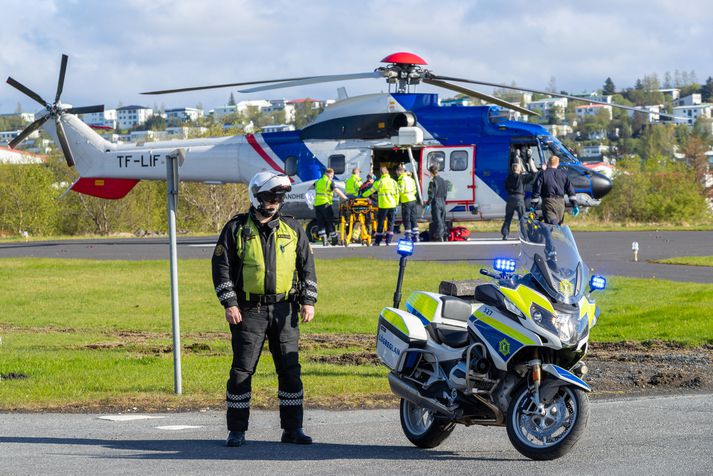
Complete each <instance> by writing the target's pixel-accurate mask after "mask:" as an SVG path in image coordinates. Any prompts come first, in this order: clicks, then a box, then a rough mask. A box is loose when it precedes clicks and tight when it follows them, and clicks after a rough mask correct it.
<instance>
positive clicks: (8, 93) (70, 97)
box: [0, 0, 713, 112]
mask: <svg viewBox="0 0 713 476" xmlns="http://www.w3.org/2000/svg"><path fill="white" fill-rule="evenodd" d="M0 12H2V17H3V27H2V29H0V42H1V44H2V48H1V49H0V77H2V79H3V80H4V79H5V78H6V77H7V76H8V75H11V76H13V77H14V78H15V79H17V80H19V81H20V82H22V83H24V84H26V85H27V86H29V87H30V88H32V89H33V90H35V91H36V92H38V93H39V94H40V95H42V96H43V97H45V98H46V99H50V98H52V97H53V96H54V92H55V89H56V84H57V74H58V69H59V61H60V55H61V54H62V53H67V54H68V55H69V56H70V59H69V68H68V71H67V79H66V83H65V87H64V94H63V95H62V99H63V101H64V102H67V103H71V104H73V105H90V104H105V105H106V106H107V107H115V106H116V105H117V103H118V102H119V101H121V102H122V103H123V104H124V105H127V104H143V105H147V106H154V105H159V106H160V105H164V106H166V107H173V106H183V105H186V106H193V105H196V104H197V103H202V104H203V105H204V106H205V107H206V108H210V107H213V106H216V105H220V104H224V103H225V102H226V101H227V98H228V96H229V95H230V92H231V90H230V89H221V90H215V91H209V92H200V93H188V94H174V95H170V96H157V97H146V96H140V95H138V94H137V93H138V92H140V91H146V90H152V89H161V88H171V87H183V86H194V85H204V84H216V83H229V82H238V81H249V80H256V79H269V78H280V77H291V76H308V75H319V74H339V73H353V72H364V71H371V70H373V69H374V68H376V67H378V66H379V65H380V64H379V60H381V59H382V58H383V57H384V56H386V55H388V54H390V53H392V52H396V51H411V52H414V53H417V54H419V55H420V56H422V57H423V58H425V59H426V60H427V61H428V63H429V66H428V68H429V69H431V70H432V71H434V72H436V73H437V74H443V75H451V76H459V77H466V78H473V79H482V80H485V81H493V82H501V83H510V82H512V81H515V82H516V83H517V84H518V85H522V86H529V87H533V88H539V89H543V88H545V87H546V86H547V84H548V82H549V80H550V78H551V77H554V78H555V79H556V84H557V87H558V88H559V89H565V90H568V91H570V92H581V91H583V90H590V89H594V88H598V87H601V85H602V84H603V82H604V79H605V78H606V77H607V76H611V77H612V79H613V80H614V83H615V84H616V85H617V86H622V87H623V86H631V85H633V83H634V81H635V80H636V78H637V77H642V76H643V75H645V74H648V73H652V72H657V73H659V75H660V77H662V76H663V73H664V72H665V71H671V72H673V71H674V70H676V69H678V70H681V71H691V70H694V71H695V72H696V75H697V77H698V80H699V81H702V80H704V79H705V78H706V77H708V76H710V75H713V28H711V27H710V26H711V25H713V9H711V8H710V7H709V2H706V1H703V0H686V1H680V0H678V1H673V0H631V1H626V0H618V1H616V0H600V1H596V2H594V1H570V2H563V1H555V0H473V1H462V0H461V1H456V0H440V1H438V2H434V1H432V0H430V1H422V0H390V1H368V0H367V1H360V2H356V1H327V0H322V1H319V0H317V1H297V0H293V1H282V0H235V1H228V0H225V1H217V0H202V1H197V0H196V1H185V0H170V1H169V0H148V1H147V0H125V1H120V0H116V1H111V2H104V1H88V0H86V1H85V0H74V1H72V0H66V1H59V0H34V1H32V2H27V1H26V0H25V1H16V0H0ZM340 85H343V86H346V88H347V91H348V92H349V94H350V95H356V94H361V93H369V92H379V91H382V90H384V89H385V87H386V85H385V84H384V83H383V82H381V81H380V80H361V81H350V82H346V83H344V84H340V83H330V84H327V85H321V86H307V87H303V88H294V89H284V90H278V91H275V92H274V93H269V92H268V93H257V94H254V95H237V94H236V99H238V100H239V99H240V98H242V97H244V98H246V99H253V98H257V97H265V98H280V97H287V98H296V97H304V96H311V97H319V98H326V97H335V96H336V88H337V87H338V86H340ZM421 90H423V91H429V90H432V89H429V88H422V89H421ZM482 90H483V91H484V92H491V91H492V89H491V88H487V87H486V88H483V89H482ZM18 102H19V103H20V104H21V107H22V109H23V110H30V111H35V110H37V109H38V106H36V105H35V103H34V102H33V101H32V100H29V99H27V98H26V97H25V96H24V95H22V94H21V93H20V92H18V91H16V90H15V89H13V88H11V87H10V86H8V85H6V84H4V83H3V84H2V85H0V112H12V111H14V110H15V107H16V105H17V103H18Z"/></svg>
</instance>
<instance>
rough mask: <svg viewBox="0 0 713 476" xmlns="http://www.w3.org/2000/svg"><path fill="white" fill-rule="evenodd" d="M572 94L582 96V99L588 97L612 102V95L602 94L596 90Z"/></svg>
mask: <svg viewBox="0 0 713 476" xmlns="http://www.w3.org/2000/svg"><path fill="white" fill-rule="evenodd" d="M572 96H575V97H578V98H582V99H589V100H591V101H599V102H605V103H607V104H611V103H612V97H611V96H609V95H602V94H599V93H598V92H596V91H592V92H589V93H580V94H572Z"/></svg>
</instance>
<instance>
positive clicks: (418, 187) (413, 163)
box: [406, 147, 423, 205]
mask: <svg viewBox="0 0 713 476" xmlns="http://www.w3.org/2000/svg"><path fill="white" fill-rule="evenodd" d="M406 150H407V151H408V160H409V162H411V169H412V170H413V179H414V181H415V182H416V194H417V195H418V203H419V205H423V197H422V196H421V195H422V194H421V184H420V183H419V180H418V169H417V168H416V160H415V159H414V158H413V152H411V147H408V148H407V149H406Z"/></svg>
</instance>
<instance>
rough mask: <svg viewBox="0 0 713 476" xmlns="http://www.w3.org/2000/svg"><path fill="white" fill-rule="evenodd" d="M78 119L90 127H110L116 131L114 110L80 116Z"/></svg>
mask: <svg viewBox="0 0 713 476" xmlns="http://www.w3.org/2000/svg"><path fill="white" fill-rule="evenodd" d="M79 118H80V119H81V120H82V122H84V123H85V124H88V125H90V126H99V127H110V128H112V129H116V125H117V123H116V109H105V110H104V112H92V113H89V114H80V115H79Z"/></svg>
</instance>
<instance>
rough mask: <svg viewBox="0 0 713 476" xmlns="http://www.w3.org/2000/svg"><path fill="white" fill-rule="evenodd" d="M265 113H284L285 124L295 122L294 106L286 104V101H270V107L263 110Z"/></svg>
mask: <svg viewBox="0 0 713 476" xmlns="http://www.w3.org/2000/svg"><path fill="white" fill-rule="evenodd" d="M264 111H265V112H275V111H284V112H285V122H286V123H288V124H289V123H292V122H295V106H294V104H287V100H286V99H270V107H268V108H266V109H265V110H264Z"/></svg>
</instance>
